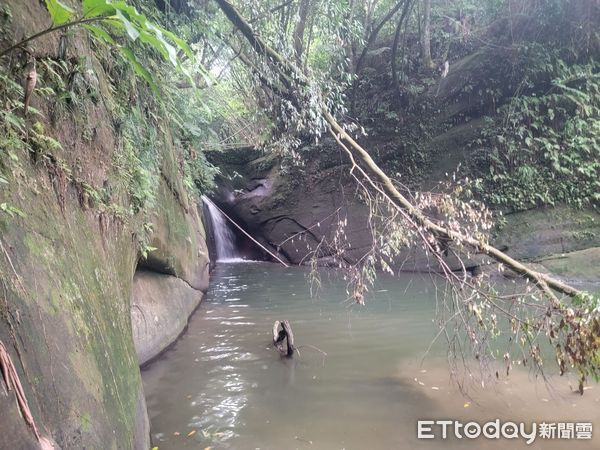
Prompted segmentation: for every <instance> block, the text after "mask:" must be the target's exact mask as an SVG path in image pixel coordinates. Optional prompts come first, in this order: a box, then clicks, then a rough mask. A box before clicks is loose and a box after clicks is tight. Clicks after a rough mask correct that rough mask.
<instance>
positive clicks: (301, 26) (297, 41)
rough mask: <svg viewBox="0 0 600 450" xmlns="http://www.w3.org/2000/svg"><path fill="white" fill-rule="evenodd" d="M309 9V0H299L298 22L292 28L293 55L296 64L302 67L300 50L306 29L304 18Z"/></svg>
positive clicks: (302, 46)
mask: <svg viewBox="0 0 600 450" xmlns="http://www.w3.org/2000/svg"><path fill="white" fill-rule="evenodd" d="M309 11H310V0H301V1H300V6H299V8H298V23H296V27H295V28H294V38H293V42H294V57H295V59H296V65H297V66H298V67H302V52H303V50H304V30H305V29H306V18H307V17H308V12H309Z"/></svg>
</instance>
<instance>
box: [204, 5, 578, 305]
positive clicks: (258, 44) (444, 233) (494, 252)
mask: <svg viewBox="0 0 600 450" xmlns="http://www.w3.org/2000/svg"><path fill="white" fill-rule="evenodd" d="M215 1H216V2H217V4H218V5H219V7H220V8H221V10H222V11H223V12H224V13H225V15H226V16H227V18H228V19H229V20H230V21H231V22H232V24H233V25H234V26H236V27H237V28H238V29H239V30H240V31H241V32H242V34H243V35H244V37H245V38H246V40H247V41H248V42H249V43H250V45H251V46H252V48H254V50H256V51H257V52H258V53H260V54H263V55H265V56H266V57H267V58H268V59H269V60H270V61H271V62H272V63H274V64H275V65H276V66H278V67H279V69H280V70H282V71H284V72H285V76H286V78H288V79H294V80H296V81H297V83H298V84H299V85H301V86H306V85H307V84H308V81H307V79H306V77H305V76H304V75H303V74H302V72H301V71H300V70H299V69H297V68H296V67H295V66H294V65H293V64H292V63H291V62H290V61H288V60H286V59H285V58H283V57H282V56H281V55H280V54H279V53H277V52H276V51H275V50H273V49H272V48H271V47H269V46H268V45H267V44H266V43H265V42H264V41H263V40H262V39H261V38H260V37H259V36H258V35H257V34H256V33H255V32H254V31H253V29H252V27H251V25H250V24H249V23H248V22H247V21H246V20H244V18H243V17H242V16H241V14H240V13H239V12H238V11H237V9H236V8H235V7H234V6H233V5H232V4H231V2H229V1H228V0H215ZM400 4H401V3H400ZM321 113H322V115H323V117H324V119H325V120H326V122H327V123H328V125H329V126H330V127H331V129H332V130H333V132H334V133H335V134H336V135H337V136H338V137H339V139H340V141H342V142H344V143H346V144H347V148H348V149H349V150H350V151H351V153H352V154H353V155H354V156H355V157H356V158H357V159H358V160H360V161H361V162H362V163H363V164H365V166H366V167H367V168H368V169H369V170H370V171H371V173H372V174H373V175H374V177H375V179H376V180H377V181H378V182H380V183H381V186H382V190H383V192H384V194H385V195H386V197H387V198H388V200H389V201H390V202H391V203H392V204H393V205H394V206H395V207H396V208H398V209H402V210H404V211H406V213H407V214H408V216H409V217H410V218H411V219H412V220H413V221H414V222H415V224H416V225H417V226H419V227H422V228H423V229H424V230H427V231H428V232H431V233H433V234H434V235H435V236H437V237H438V238H441V239H445V240H448V241H450V242H455V243H457V244H459V245H466V246H468V247H470V248H472V249H473V250H474V251H476V252H480V253H484V254H486V255H488V256H489V257H490V258H492V259H494V260H496V261H498V262H500V263H502V264H504V265H505V266H506V267H508V268H510V269H512V270H513V271H515V272H516V273H518V274H520V275H522V276H524V277H525V278H527V279H529V280H530V281H532V282H533V283H535V284H536V285H537V286H539V287H540V289H542V290H543V291H544V292H545V293H546V294H548V293H549V289H552V290H554V291H556V292H559V293H562V294H565V295H568V296H569V297H575V296H578V295H581V294H583V292H582V291H580V290H578V289H576V288H574V287H573V286H570V285H568V284H566V283H564V282H562V281H560V280H558V279H556V278H554V277H551V276H549V275H546V274H543V273H541V272H538V271H535V270H533V269H531V268H530V267H528V266H526V265H525V264H522V263H520V262H519V261H517V260H515V259H513V258H511V257H510V256H508V255H507V254H506V253H504V252H502V251H501V250H498V249H497V248H495V247H493V246H491V245H489V244H488V243H486V242H484V241H482V240H480V239H476V238H474V237H472V236H465V235H462V234H460V233H458V232H456V231H453V230H450V229H448V228H445V227H443V226H441V225H438V224H437V223H435V222H433V221H432V220H431V219H429V218H428V217H427V216H426V215H425V214H424V213H423V212H422V211H421V210H419V209H418V208H417V207H416V206H414V205H413V204H412V203H411V202H410V201H409V200H408V199H407V198H406V197H405V196H404V195H402V194H401V193H400V191H399V190H398V189H397V188H396V187H395V185H394V183H393V182H392V180H391V179H390V178H389V177H388V176H387V175H386V174H385V172H384V171H383V170H381V168H380V167H379V166H378V165H377V163H376V162H375V161H374V160H373V158H371V155H369V153H368V152H367V151H366V150H365V149H364V148H363V147H361V146H360V145H359V144H358V143H357V142H356V141H355V140H354V139H353V138H352V137H351V136H350V135H349V134H348V133H347V132H346V131H345V130H344V128H343V127H342V126H341V125H340V124H339V123H338V122H337V120H336V119H335V118H334V117H333V115H332V114H331V112H330V111H329V110H328V109H327V108H326V107H323V108H322V110H321ZM550 294H551V292H550ZM550 298H551V299H552V301H553V303H554V305H553V306H554V307H556V308H558V307H559V304H557V303H556V302H558V299H557V298H556V296H555V295H554V294H552V295H550Z"/></svg>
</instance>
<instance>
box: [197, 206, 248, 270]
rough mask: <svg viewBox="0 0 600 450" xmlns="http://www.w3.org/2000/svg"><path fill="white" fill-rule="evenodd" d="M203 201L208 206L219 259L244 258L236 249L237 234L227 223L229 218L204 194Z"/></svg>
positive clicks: (239, 259)
mask: <svg viewBox="0 0 600 450" xmlns="http://www.w3.org/2000/svg"><path fill="white" fill-rule="evenodd" d="M202 201H203V202H204V204H205V205H206V207H207V208H208V211H209V213H210V220H211V223H212V228H213V235H214V238H215V247H216V250H217V261H222V262H232V261H241V260H242V259H241V258H240V256H239V255H238V253H237V252H236V250H235V234H233V231H232V230H231V228H230V227H229V223H227V218H226V217H225V216H223V214H221V211H219V210H218V209H217V208H216V206H215V204H214V203H213V202H212V201H211V200H210V199H209V198H207V197H205V196H204V195H203V196H202Z"/></svg>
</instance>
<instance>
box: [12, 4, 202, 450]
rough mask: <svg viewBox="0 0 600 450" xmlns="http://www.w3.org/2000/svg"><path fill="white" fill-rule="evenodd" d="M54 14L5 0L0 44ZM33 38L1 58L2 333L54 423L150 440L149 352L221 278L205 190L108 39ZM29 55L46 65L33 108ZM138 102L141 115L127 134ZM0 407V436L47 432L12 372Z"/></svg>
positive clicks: (73, 439) (85, 443)
mask: <svg viewBox="0 0 600 450" xmlns="http://www.w3.org/2000/svg"><path fill="white" fill-rule="evenodd" d="M49 23H50V19H49V16H48V13H47V11H46V10H45V8H44V6H43V5H42V4H41V3H40V2H38V1H37V0H25V1H22V0H9V1H8V2H4V3H3V5H2V6H1V7H0V35H1V40H0V48H5V47H6V46H8V45H9V44H11V43H13V42H14V41H13V39H20V38H22V37H23V36H28V35H30V34H32V33H34V32H36V31H38V30H41V29H45V28H46V27H48V25H49ZM28 52H29V55H30V56H28V54H27V53H26V52H21V51H17V52H14V53H12V54H11V55H10V57H8V58H3V59H2V60H1V61H0V70H1V72H0V96H1V97H2V108H3V114H4V116H3V120H2V123H1V124H0V142H1V143H0V148H1V150H0V178H1V180H2V181H3V182H2V184H0V204H1V205H2V207H1V210H0V286H1V289H0V341H1V342H2V343H3V344H4V345H5V347H6V349H7V351H8V355H9V357H10V360H12V363H13V365H14V368H15V371H16V375H17V377H18V380H19V381H20V384H21V385H22V387H23V392H24V397H25V400H26V402H27V404H28V408H29V410H30V412H31V417H32V419H33V421H34V422H35V426H36V427H37V430H38V431H39V434H40V435H41V436H42V437H43V438H45V439H48V440H49V441H50V442H53V443H54V445H55V446H56V447H60V448H114V449H116V448H119V449H122V448H140V449H147V448H149V445H150V443H149V426H148V418H147V413H146V408H145V400H144V394H143V389H142V383H141V378H140V371H139V364H140V363H143V362H146V361H147V360H149V359H150V358H152V357H154V356H156V354H158V353H159V352H160V351H161V350H162V349H164V347H165V346H167V345H168V344H169V343H170V342H172V340H173V339H175V338H176V337H177V336H178V334H179V333H180V332H181V331H182V330H183V328H184V326H185V323H186V321H187V317H188V316H189V314H190V313H191V311H192V310H193V309H194V308H195V307H196V305H197V304H198V302H199V301H200V300H201V298H202V292H203V291H204V290H205V289H206V287H207V283H208V254H207V251H206V245H205V242H204V229H203V226H202V222H201V213H199V212H198V209H197V207H196V202H197V198H195V197H194V196H192V195H191V194H189V192H188V190H187V189H186V188H184V186H183V184H182V182H181V178H182V176H181V173H180V164H179V161H180V159H181V157H182V156H181V152H182V150H181V149H180V148H178V147H177V145H175V144H174V140H173V139H172V137H171V136H170V135H169V133H168V132H166V131H164V130H161V126H160V120H161V119H160V117H159V118H154V119H153V117H152V114H151V113H152V104H151V103H148V104H146V106H145V110H144V109H140V106H139V103H138V104H136V99H138V98H141V97H142V96H143V95H147V94H144V93H145V92H147V91H148V89H147V88H145V87H144V86H143V85H142V83H140V84H138V82H137V81H136V80H135V77H134V76H133V73H132V71H131V70H130V69H127V68H123V67H116V66H118V63H117V61H116V59H117V58H116V56H115V55H114V54H112V53H111V50H110V49H107V48H103V47H98V46H97V45H96V44H95V43H94V42H93V41H92V40H91V39H90V37H89V35H87V34H86V33H85V32H84V31H82V30H77V31H74V30H71V31H70V32H69V33H67V34H65V35H62V34H60V33H53V34H48V35H46V36H45V37H44V39H40V40H38V41H34V42H32V43H31V46H30V48H29V49H28ZM31 56H33V57H35V59H36V63H37V69H38V77H39V78H38V85H37V87H36V90H35V91H34V94H33V96H32V101H31V109H30V112H29V114H28V115H27V117H26V118H24V119H23V112H22V108H21V106H19V105H20V103H19V102H20V100H21V96H22V91H21V89H20V87H19V85H20V83H21V81H22V79H23V76H24V70H23V69H24V66H25V63H26V60H27V59H28V58H29V57H31ZM117 70H118V71H120V72H111V71H117ZM117 75H120V76H117ZM123 92H127V93H128V95H127V96H125V95H124V94H123ZM148 105H150V106H148ZM132 110H136V111H138V112H139V113H140V114H141V119H139V120H137V121H136V122H135V126H136V127H137V128H136V130H135V131H136V132H137V135H136V134H133V133H132V134H130V136H129V137H128V138H127V139H126V138H125V135H124V132H123V130H125V129H127V127H128V126H129V127H131V125H130V124H129V123H128V122H127V120H128V117H129V116H128V114H129V112H130V111H132ZM154 113H156V111H155V112H154ZM156 130H159V131H158V132H157V131H156ZM138 135H139V136H152V137H153V139H152V142H151V143H150V144H149V143H148V140H144V141H143V142H142V140H141V138H137V137H136V136H138ZM131 136H133V137H131ZM142 145H144V146H149V145H151V146H152V147H151V148H150V150H152V151H153V153H152V154H153V155H157V159H156V160H157V161H158V162H157V163H156V167H155V173H156V176H155V177H154V178H151V180H150V181H151V183H147V192H143V194H144V195H145V196H146V197H148V198H149V200H147V201H143V202H142V201H140V198H142V197H141V196H140V195H138V194H139V183H138V181H139V177H140V176H142V175H144V174H145V173H146V172H144V171H143V170H137V171H134V170H132V167H134V166H135V164H138V163H139V160H138V161H136V160H135V158H134V156H135V155H136V151H137V150H139V148H141V147H142ZM132 149H133V151H132ZM136 183H138V184H136ZM136 350H137V351H136ZM5 362H6V361H4V363H5ZM4 363H3V364H4ZM3 367H4V366H3ZM0 409H2V414H1V415H0V429H1V430H2V433H0V448H7V449H9V448H10V449H21V448H23V449H25V448H27V449H29V448H38V447H39V446H40V444H39V442H38V439H37V438H36V436H35V434H34V431H33V427H32V426H31V424H28V423H27V422H26V418H27V417H26V415H25V414H23V410H22V409H21V410H20V407H19V404H18V403H17V402H16V401H15V390H14V389H12V390H9V389H7V385H6V380H5V379H3V378H0Z"/></svg>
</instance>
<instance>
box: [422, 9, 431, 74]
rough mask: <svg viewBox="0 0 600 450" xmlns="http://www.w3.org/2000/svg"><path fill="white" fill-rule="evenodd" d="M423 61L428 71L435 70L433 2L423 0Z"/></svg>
mask: <svg viewBox="0 0 600 450" xmlns="http://www.w3.org/2000/svg"><path fill="white" fill-rule="evenodd" d="M421 61H422V63H423V67H425V68H426V69H433V67H434V65H433V61H432V59H431V0H423V28H422V29H421Z"/></svg>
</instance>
